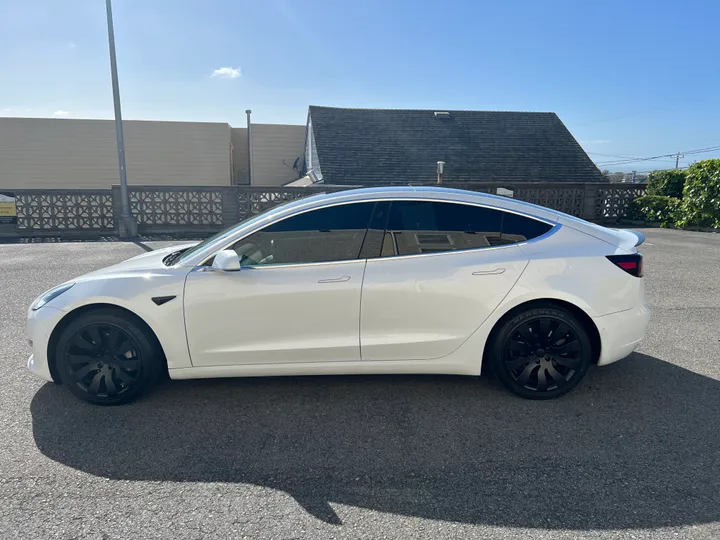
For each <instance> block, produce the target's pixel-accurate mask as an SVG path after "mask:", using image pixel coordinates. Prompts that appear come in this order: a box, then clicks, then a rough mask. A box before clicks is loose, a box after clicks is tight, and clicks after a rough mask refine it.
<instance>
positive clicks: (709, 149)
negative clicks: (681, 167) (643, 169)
mask: <svg viewBox="0 0 720 540" xmlns="http://www.w3.org/2000/svg"><path fill="white" fill-rule="evenodd" d="M718 150H720V145H716V146H707V147H705V148H696V149H694V150H687V151H684V152H675V153H673V154H662V155H659V156H651V157H645V158H629V157H628V158H625V159H619V160H618V159H616V160H609V161H598V162H597V163H596V164H597V165H627V164H630V163H638V162H641V161H653V160H656V159H662V158H673V159H675V160H676V161H678V162H679V157H678V156H680V155H681V154H682V156H681V157H684V156H687V155H695V154H704V153H707V152H715V151H718ZM608 157H609V156H608Z"/></svg>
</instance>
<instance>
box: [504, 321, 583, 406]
mask: <svg viewBox="0 0 720 540" xmlns="http://www.w3.org/2000/svg"><path fill="white" fill-rule="evenodd" d="M491 353H492V354H491V357H490V362H491V365H492V369H493V371H494V372H495V374H496V376H497V377H498V379H500V381H501V382H502V383H503V384H504V385H505V386H506V387H507V388H508V389H509V390H510V391H511V392H513V393H515V394H517V395H519V396H522V397H524V398H528V399H551V398H555V397H559V396H561V395H563V394H565V393H567V392H569V391H570V390H572V389H573V388H574V387H575V386H577V384H578V383H579V382H580V380H581V379H582V378H583V377H584V376H585V373H586V371H587V369H588V366H589V365H590V362H591V359H592V351H591V346H590V338H589V337H588V334H587V331H586V330H585V328H584V327H583V325H582V324H580V322H578V320H577V319H576V318H575V317H574V316H573V315H572V314H571V313H570V312H569V311H567V310H565V309H562V308H558V307H543V308H531V309H529V310H527V311H525V312H522V313H520V314H518V315H516V316H514V317H513V318H511V319H509V320H508V321H506V322H505V323H504V324H503V326H502V327H501V328H500V330H499V331H498V333H497V334H496V336H495V339H494V341H493V343H492V348H491Z"/></svg>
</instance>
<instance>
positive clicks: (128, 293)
mask: <svg viewBox="0 0 720 540" xmlns="http://www.w3.org/2000/svg"><path fill="white" fill-rule="evenodd" d="M186 273H187V272H185V274H186ZM184 282H185V275H184V274H180V273H178V272H157V273H146V274H144V275H142V276H138V275H134V274H128V275H126V276H114V277H113V278H112V279H97V280H84V281H83V280H80V281H78V282H76V284H75V286H74V287H73V288H72V289H70V290H69V291H67V292H66V293H64V294H62V295H60V296H59V297H57V298H56V299H54V300H53V301H52V302H51V303H50V304H49V306H50V307H52V308H54V309H59V310H62V311H63V312H65V313H66V314H67V315H66V316H68V315H70V314H72V313H73V312H75V311H77V310H78V309H81V308H87V307H89V306H93V305H105V306H117V307H120V308H123V309H126V310H128V311H130V312H131V313H133V314H135V315H136V316H138V317H139V318H141V319H142V320H143V321H144V322H145V324H147V325H148V327H149V328H150V329H151V330H152V331H153V332H154V333H155V336H156V337H157V339H158V341H159V342H160V346H161V347H162V349H163V352H164V353H165V356H166V358H167V363H168V368H169V369H179V368H188V367H192V362H191V360H190V353H189V351H188V346H187V338H186V335H185V317H184V313H183V287H184ZM157 296H174V297H175V298H174V299H173V300H171V301H169V302H166V303H164V304H162V305H160V306H158V305H156V304H155V303H154V302H153V301H152V298H153V297H157ZM42 309H44V308H42ZM63 319H64V318H63Z"/></svg>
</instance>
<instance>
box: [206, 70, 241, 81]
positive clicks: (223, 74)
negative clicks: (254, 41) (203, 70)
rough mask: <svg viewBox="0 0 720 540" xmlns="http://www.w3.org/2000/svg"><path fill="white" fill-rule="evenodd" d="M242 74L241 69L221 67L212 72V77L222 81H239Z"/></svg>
mask: <svg viewBox="0 0 720 540" xmlns="http://www.w3.org/2000/svg"><path fill="white" fill-rule="evenodd" d="M241 74H242V73H241V72H240V68H239V67H237V68H231V67H221V68H218V69H216V70H215V71H213V72H212V75H210V76H211V77H220V78H222V79H237V78H238V77H239V76H240V75H241Z"/></svg>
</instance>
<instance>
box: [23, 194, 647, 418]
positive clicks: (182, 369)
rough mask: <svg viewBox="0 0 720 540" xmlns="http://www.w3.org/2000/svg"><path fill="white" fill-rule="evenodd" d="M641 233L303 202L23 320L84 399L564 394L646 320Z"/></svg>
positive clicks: (65, 295)
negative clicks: (252, 383)
mask: <svg viewBox="0 0 720 540" xmlns="http://www.w3.org/2000/svg"><path fill="white" fill-rule="evenodd" d="M643 239H644V237H643V235H642V234H641V233H637V232H632V231H623V230H614V229H608V228H605V227H600V226H598V225H593V224H591V223H588V222H586V221H583V220H580V219H577V218H574V217H571V216H568V215H565V214H562V213H560V212H556V211H553V210H549V209H547V208H543V207H540V206H535V205H531V204H527V203H523V202H519V201H516V200H513V199H510V198H505V197H498V196H493V195H485V194H482V193H476V192H467V191H459V190H453V189H442V188H412V187H401V188H376V189H359V190H352V191H343V192H340V193H335V194H325V195H318V196H314V197H308V198H305V199H301V200H298V201H295V202H292V203H289V204H285V205H283V206H280V207H276V208H274V209H272V210H270V211H268V212H265V213H264V214H260V215H258V216H255V217H253V218H251V219H248V220H246V221H244V222H242V223H239V224H238V225H236V226H234V227H232V228H231V229H228V230H226V231H223V232H221V233H219V234H217V235H215V236H213V237H212V238H208V239H207V240H205V241H203V242H200V243H197V244H196V245H185V246H174V247H170V248H167V249H161V250H157V251H153V252H150V253H146V254H143V255H140V256H138V257H134V258H132V259H130V260H128V261H125V262H123V263H120V264H117V265H114V266H110V267H108V268H105V269H102V270H99V271H96V272H91V273H89V274H86V275H84V276H81V277H79V278H77V279H75V280H73V281H71V282H67V283H64V284H62V285H60V286H58V287H56V288H54V289H52V290H50V291H48V292H46V293H44V294H43V295H41V296H40V297H39V298H38V299H37V300H35V302H34V303H33V304H32V306H31V307H30V310H29V311H28V333H29V338H30V342H31V343H32V349H33V354H32V356H30V359H29V361H28V367H29V369H30V370H31V371H33V372H34V373H36V374H37V375H39V376H40V377H42V378H43V379H45V380H48V381H55V382H56V383H63V384H65V385H66V386H67V387H68V388H69V389H70V390H71V391H72V392H73V393H74V394H76V395H77V396H79V397H81V398H83V399H86V400H88V401H90V402H92V403H98V404H107V405H110V404H119V403H125V402H128V401H130V400H131V399H133V398H135V397H136V396H138V395H139V394H140V393H141V392H143V391H145V390H147V389H148V388H150V387H151V386H152V385H153V384H154V383H155V382H156V380H157V379H158V376H159V375H161V374H162V373H163V372H164V371H167V372H168V373H169V375H170V378H172V379H190V378H204V377H235V376H265V375H318V374H353V373H363V374H371V373H438V374H440V373H445V374H460V375H479V374H480V373H481V370H483V368H484V367H488V368H490V369H491V370H492V372H494V373H495V375H496V376H497V377H498V378H499V379H500V380H501V381H502V382H503V383H504V384H505V386H507V388H509V389H510V390H511V391H513V392H515V393H516V394H518V395H520V396H523V397H526V398H537V399H545V398H553V397H557V396H560V395H562V394H564V393H566V392H568V391H569V390H570V389H572V388H573V387H574V386H576V385H577V384H578V382H579V381H580V380H581V379H582V378H583V376H584V375H585V372H586V371H587V369H588V366H589V365H590V364H592V363H597V364H600V365H603V364H608V363H610V362H614V361H616V360H619V359H621V358H623V357H625V356H627V355H628V354H629V353H630V352H631V351H632V350H633V349H635V348H636V347H637V345H638V343H639V342H640V340H641V339H642V338H643V335H644V333H645V329H646V327H647V325H648V321H649V317H650V308H649V306H648V305H647V304H646V301H645V285H644V281H643V279H642V255H641V254H640V253H638V251H637V246H638V245H640V244H641V243H642V241H643Z"/></svg>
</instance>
